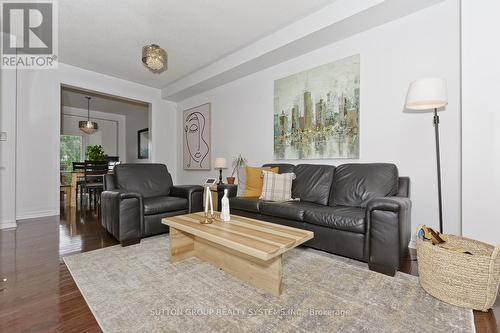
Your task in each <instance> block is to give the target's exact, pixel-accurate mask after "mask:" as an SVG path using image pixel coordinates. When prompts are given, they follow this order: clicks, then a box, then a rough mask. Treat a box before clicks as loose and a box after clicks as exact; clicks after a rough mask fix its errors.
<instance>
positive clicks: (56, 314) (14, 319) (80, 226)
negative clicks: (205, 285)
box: [0, 207, 500, 333]
mask: <svg viewBox="0 0 500 333" xmlns="http://www.w3.org/2000/svg"><path fill="white" fill-rule="evenodd" d="M117 243H118V242H117V241H116V240H115V239H114V238H113V237H112V236H110V235H109V234H107V233H106V231H104V229H103V228H102V227H101V225H100V217H99V216H98V215H97V214H96V213H85V214H79V213H77V212H76V211H75V210H74V209H69V208H65V207H62V208H61V216H60V217H48V218H39V219H31V220H23V221H19V222H18V227H17V229H15V230H14V229H10V230H1V231H0V332H6V333H7V332H9V333H10V332H16V333H17V332H100V331H101V330H100V328H99V326H98V324H97V322H96V320H95V318H94V316H93V315H92V313H91V312H90V309H89V307H88V306H87V303H86V302H85V300H84V299H83V297H82V295H81V293H80V291H79V290H78V287H77V286H76V284H75V282H74V280H73V278H72V277H71V275H70V273H69V271H68V269H67V268H66V265H65V264H64V263H63V262H62V259H61V257H63V256H66V255H69V254H73V253H79V252H85V251H91V250H95V249H98V248H103V247H106V246H111V245H115V244H117ZM415 259H416V255H415V251H411V252H410V254H409V256H408V257H407V258H406V259H405V260H404V261H403V264H402V268H401V271H403V272H406V273H410V274H413V275H417V262H416V260H415ZM2 278H5V279H7V280H6V281H5V282H4V281H2V280H1V279H2ZM499 318H500V299H497V302H496V304H495V307H494V309H493V310H490V311H489V312H487V313H480V312H475V313H474V321H475V324H476V332H478V333H483V332H484V333H495V332H500V330H499V328H500V322H499Z"/></svg>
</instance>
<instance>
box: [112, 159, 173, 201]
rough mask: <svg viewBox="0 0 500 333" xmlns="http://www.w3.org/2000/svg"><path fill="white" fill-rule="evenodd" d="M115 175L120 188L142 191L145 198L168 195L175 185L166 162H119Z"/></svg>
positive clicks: (128, 190)
mask: <svg viewBox="0 0 500 333" xmlns="http://www.w3.org/2000/svg"><path fill="white" fill-rule="evenodd" d="M114 175H115V180H116V184H115V185H116V186H117V188H118V189H120V190H124V191H127V192H137V193H140V194H142V196H143V197H144V198H151V197H159V196H167V195H168V194H169V193H170V187H172V185H173V183H172V177H171V176H170V173H169V172H168V170H167V167H166V166H165V165H164V164H155V163H138V164H119V165H117V166H115V169H114Z"/></svg>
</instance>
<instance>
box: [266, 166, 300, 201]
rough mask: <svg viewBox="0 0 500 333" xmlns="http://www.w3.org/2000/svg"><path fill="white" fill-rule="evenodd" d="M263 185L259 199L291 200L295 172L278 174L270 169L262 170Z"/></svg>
mask: <svg viewBox="0 0 500 333" xmlns="http://www.w3.org/2000/svg"><path fill="white" fill-rule="evenodd" d="M262 176H263V185H262V194H261V196H260V197H259V199H262V200H268V201H290V200H292V182H293V180H294V179H295V174H294V173H293V172H290V173H282V174H277V173H274V172H270V171H262Z"/></svg>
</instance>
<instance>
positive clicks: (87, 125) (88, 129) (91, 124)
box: [78, 96, 98, 134]
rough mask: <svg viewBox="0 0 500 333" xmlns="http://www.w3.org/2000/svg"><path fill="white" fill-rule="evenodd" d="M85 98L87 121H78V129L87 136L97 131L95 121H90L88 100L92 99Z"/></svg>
mask: <svg viewBox="0 0 500 333" xmlns="http://www.w3.org/2000/svg"><path fill="white" fill-rule="evenodd" d="M85 98H86V99H87V120H86V121H85V120H83V121H79V122H78V127H79V128H80V130H81V131H83V132H85V133H87V134H94V133H95V132H96V131H97V129H98V127H97V123H96V122H95V121H90V100H91V99H92V97H90V96H85Z"/></svg>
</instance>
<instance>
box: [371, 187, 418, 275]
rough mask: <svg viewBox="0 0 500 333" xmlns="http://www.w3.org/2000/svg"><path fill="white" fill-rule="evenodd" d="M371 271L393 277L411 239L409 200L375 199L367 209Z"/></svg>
mask: <svg viewBox="0 0 500 333" xmlns="http://www.w3.org/2000/svg"><path fill="white" fill-rule="evenodd" d="M366 219H367V221H368V224H367V225H368V235H367V237H366V238H367V244H366V246H365V249H366V250H367V251H368V253H366V256H367V257H368V265H369V266H370V269H372V270H375V271H378V272H381V273H385V274H388V275H394V273H395V271H396V270H397V269H399V265H400V261H401V259H402V258H403V257H404V255H405V254H406V251H407V250H408V243H409V242H410V236H411V226H410V223H411V201H410V199H408V198H404V197H384V198H375V199H373V200H371V201H369V202H368V205H367V207H366Z"/></svg>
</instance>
